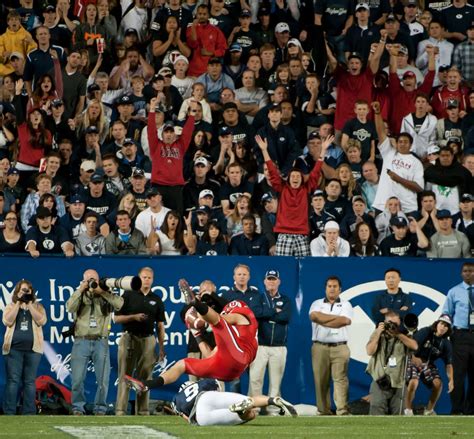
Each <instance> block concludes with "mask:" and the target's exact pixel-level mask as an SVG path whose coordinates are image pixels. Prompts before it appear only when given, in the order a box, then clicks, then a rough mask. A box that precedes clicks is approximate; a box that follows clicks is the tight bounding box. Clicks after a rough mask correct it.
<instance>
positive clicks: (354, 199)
mask: <svg viewBox="0 0 474 439" xmlns="http://www.w3.org/2000/svg"><path fill="white" fill-rule="evenodd" d="M356 201H361V202H362V203H364V204H367V203H366V202H365V200H364V197H363V196H362V195H355V196H353V197H352V203H355V202H356Z"/></svg>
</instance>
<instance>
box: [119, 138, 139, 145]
mask: <svg viewBox="0 0 474 439" xmlns="http://www.w3.org/2000/svg"><path fill="white" fill-rule="evenodd" d="M125 145H136V143H135V140H133V139H132V138H130V137H127V138H126V139H125V140H124V141H123V143H122V146H125Z"/></svg>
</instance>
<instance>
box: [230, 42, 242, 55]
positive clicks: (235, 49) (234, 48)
mask: <svg viewBox="0 0 474 439" xmlns="http://www.w3.org/2000/svg"><path fill="white" fill-rule="evenodd" d="M229 52H231V53H232V52H242V46H241V45H240V44H239V43H234V44H232V45H231V46H230V47H229Z"/></svg>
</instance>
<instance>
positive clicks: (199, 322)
mask: <svg viewBox="0 0 474 439" xmlns="http://www.w3.org/2000/svg"><path fill="white" fill-rule="evenodd" d="M184 321H185V322H186V326H187V327H188V328H190V329H196V330H201V329H204V328H206V327H207V322H206V321H205V320H203V319H202V318H201V317H199V314H198V313H197V311H196V310H195V309H194V308H192V307H191V308H189V309H188V310H187V311H186V314H185V316H184Z"/></svg>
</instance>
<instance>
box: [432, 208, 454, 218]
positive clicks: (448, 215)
mask: <svg viewBox="0 0 474 439" xmlns="http://www.w3.org/2000/svg"><path fill="white" fill-rule="evenodd" d="M436 218H438V219H444V218H451V212H450V211H449V210H448V209H440V210H438V211H437V212H436Z"/></svg>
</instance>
